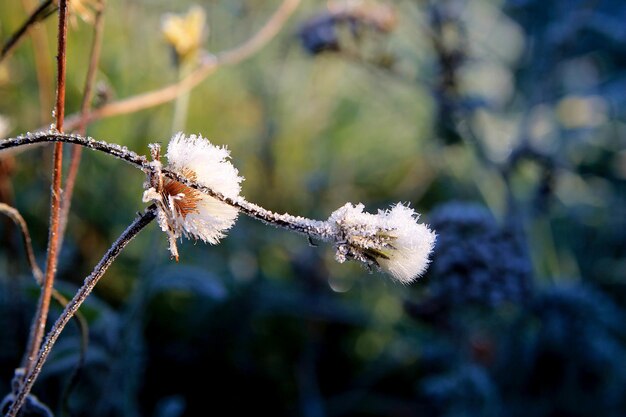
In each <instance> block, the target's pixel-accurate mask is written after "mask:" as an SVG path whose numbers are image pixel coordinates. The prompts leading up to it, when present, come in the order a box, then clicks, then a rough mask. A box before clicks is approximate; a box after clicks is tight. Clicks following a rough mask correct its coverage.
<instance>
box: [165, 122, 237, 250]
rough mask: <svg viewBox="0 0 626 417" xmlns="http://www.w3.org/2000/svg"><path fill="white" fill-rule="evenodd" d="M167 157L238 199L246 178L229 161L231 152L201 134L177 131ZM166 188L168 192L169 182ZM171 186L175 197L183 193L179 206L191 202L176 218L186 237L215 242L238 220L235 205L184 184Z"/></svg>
mask: <svg viewBox="0 0 626 417" xmlns="http://www.w3.org/2000/svg"><path fill="white" fill-rule="evenodd" d="M165 156H166V157H167V161H168V167H169V168H171V169H172V170H174V171H176V172H179V173H182V174H183V175H185V176H186V177H188V178H189V179H193V180H195V181H196V182H198V183H199V184H201V185H204V186H206V187H209V188H211V189H212V190H214V191H217V192H218V193H221V194H222V195H223V196H225V197H230V198H236V197H237V196H238V195H239V193H240V191H241V185H240V184H241V181H242V180H243V178H241V177H240V176H239V172H238V171H237V168H235V167H234V166H233V164H232V163H231V162H230V161H229V151H228V150H227V149H226V148H224V147H217V146H215V145H213V144H211V142H209V141H208V140H207V139H205V138H203V137H202V136H196V135H191V136H189V137H185V135H184V134H183V133H178V134H176V135H175V136H174V137H173V138H172V140H171V141H170V143H169V145H168V147H167V154H166V155H165ZM176 184H178V185H179V186H181V185H182V184H180V183H176ZM165 188H166V191H167V185H166V186H165ZM170 188H172V190H171V191H172V192H171V194H175V195H172V197H174V198H176V196H177V195H178V196H180V197H179V198H180V204H179V206H181V207H184V204H185V203H187V204H190V205H191V207H188V208H187V209H186V210H185V209H183V210H177V211H178V212H177V217H178V218H177V220H178V221H179V222H180V224H181V226H182V229H183V231H184V234H185V235H186V236H187V237H193V238H198V239H201V240H203V241H205V242H209V243H212V244H215V243H218V242H219V240H220V239H221V238H222V237H224V231H226V230H228V229H230V228H231V227H232V225H233V224H234V223H235V220H236V219H237V214H238V211H237V209H236V208H234V207H231V206H229V205H227V204H225V203H223V202H221V201H218V200H216V199H215V198H213V197H210V196H208V195H206V194H203V193H201V192H199V191H196V190H193V189H191V188H188V187H185V186H182V190H181V189H179V187H177V186H176V185H175V184H172V185H171V187H170ZM181 194H182V195H181ZM174 205H176V202H174Z"/></svg>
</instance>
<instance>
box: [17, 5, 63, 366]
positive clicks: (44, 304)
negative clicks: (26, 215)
mask: <svg viewBox="0 0 626 417" xmlns="http://www.w3.org/2000/svg"><path fill="white" fill-rule="evenodd" d="M67 18H68V12H67V0H59V26H58V45H57V46H58V48H57V99H56V106H55V116H56V130H57V131H59V132H62V131H63V120H64V112H65V61H66V59H65V51H66V46H67ZM62 170H63V144H61V143H56V144H55V146H54V155H53V168H52V191H51V195H50V229H49V235H48V250H47V258H46V270H45V274H44V282H43V288H42V290H41V295H40V297H39V302H38V304H37V311H36V314H35V317H34V319H33V326H32V328H31V332H30V337H29V341H28V345H27V346H28V347H27V349H26V355H25V362H24V364H23V366H24V368H25V369H26V371H27V373H28V372H29V371H30V369H31V368H32V364H33V361H34V360H35V356H36V354H37V351H38V350H39V346H40V345H41V340H42V339H43V335H44V332H45V330H46V321H47V318H48V312H49V310H50V298H51V296H52V289H53V286H54V275H55V274H56V268H57V258H58V256H57V254H58V243H59V214H60V209H61V174H62Z"/></svg>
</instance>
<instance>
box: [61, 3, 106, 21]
mask: <svg viewBox="0 0 626 417" xmlns="http://www.w3.org/2000/svg"><path fill="white" fill-rule="evenodd" d="M68 5H69V8H70V10H69V12H70V19H72V25H74V26H75V25H76V22H77V21H76V16H78V17H80V18H81V19H82V20H83V21H84V22H86V23H89V24H93V23H94V19H95V11H96V10H98V8H99V7H100V2H99V0H71V1H69V2H68Z"/></svg>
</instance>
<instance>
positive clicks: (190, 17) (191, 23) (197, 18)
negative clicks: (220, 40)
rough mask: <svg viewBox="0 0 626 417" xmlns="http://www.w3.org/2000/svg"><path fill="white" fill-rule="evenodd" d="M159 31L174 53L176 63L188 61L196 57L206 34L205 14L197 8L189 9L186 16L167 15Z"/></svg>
mask: <svg viewBox="0 0 626 417" xmlns="http://www.w3.org/2000/svg"><path fill="white" fill-rule="evenodd" d="M161 31H162V32H163V35H164V36H165V40H166V41H167V42H168V43H169V44H170V45H171V46H172V48H174V50H175V51H176V56H177V58H178V61H179V62H183V61H188V60H190V59H193V58H194V57H195V56H196V55H197V53H198V51H199V49H200V46H201V45H202V43H203V41H204V39H205V37H206V34H207V32H208V27H207V25H206V14H205V13H204V10H203V9H202V8H201V7H199V6H193V7H191V8H190V9H189V11H188V12H187V14H186V15H177V14H172V13H167V14H165V15H164V16H163V20H162V24H161Z"/></svg>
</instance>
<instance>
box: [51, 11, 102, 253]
mask: <svg viewBox="0 0 626 417" xmlns="http://www.w3.org/2000/svg"><path fill="white" fill-rule="evenodd" d="M105 8H106V0H100V4H99V6H98V9H97V11H96V16H95V20H94V28H93V40H92V42H91V52H90V57H89V66H88V68H87V77H86V79H85V89H84V92H83V101H82V103H81V106H80V119H79V123H78V128H77V131H78V134H79V135H81V136H84V135H85V132H86V131H87V124H88V123H87V113H88V112H89V109H90V108H91V99H92V98H93V86H94V84H95V81H96V72H97V69H98V62H100V51H101V50H102V35H103V33H104V10H105ZM82 150H83V148H82V146H72V155H71V159H70V167H69V170H68V172H67V178H66V181H65V190H64V193H63V200H62V201H61V216H60V222H61V225H60V228H59V247H63V238H64V237H65V229H66V228H67V219H68V217H69V213H70V207H71V205H72V196H73V195H74V186H75V185H76V177H77V175H78V168H79V167H80V158H81V154H82Z"/></svg>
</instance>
